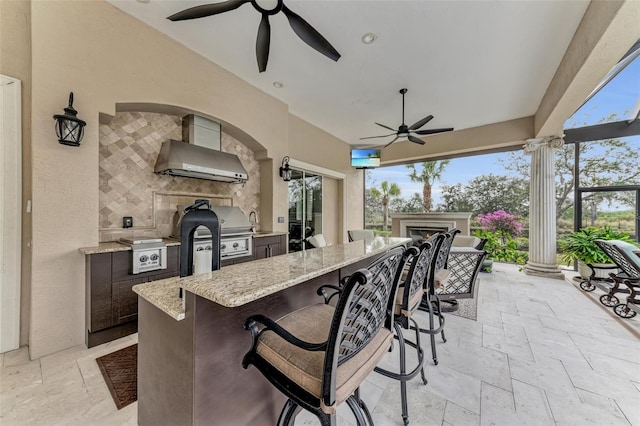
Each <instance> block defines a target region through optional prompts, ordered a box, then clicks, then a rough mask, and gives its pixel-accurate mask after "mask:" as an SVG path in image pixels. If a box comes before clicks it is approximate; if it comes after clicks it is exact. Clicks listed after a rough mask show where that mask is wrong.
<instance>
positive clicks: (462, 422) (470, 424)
mask: <svg viewBox="0 0 640 426" xmlns="http://www.w3.org/2000/svg"><path fill="white" fill-rule="evenodd" d="M443 424H450V425H456V426H479V425H480V415H479V414H477V413H474V412H472V411H469V410H465V409H464V408H462V407H459V406H457V405H456V404H454V403H453V402H447V407H446V408H445V410H444V423H443Z"/></svg>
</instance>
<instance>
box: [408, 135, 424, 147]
mask: <svg viewBox="0 0 640 426" xmlns="http://www.w3.org/2000/svg"><path fill="white" fill-rule="evenodd" d="M408 137H409V140H410V141H411V142H413V143H417V144H418V145H424V141H423V140H422V139H419V138H416V137H415V136H411V135H409V136H408Z"/></svg>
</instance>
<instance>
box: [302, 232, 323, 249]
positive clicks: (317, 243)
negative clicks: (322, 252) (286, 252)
mask: <svg viewBox="0 0 640 426" xmlns="http://www.w3.org/2000/svg"><path fill="white" fill-rule="evenodd" d="M306 241H307V243H308V244H309V245H310V246H311V248H320V247H326V246H327V241H326V240H325V239H324V235H322V234H316V235H314V236H312V237H309V238H307V239H306Z"/></svg>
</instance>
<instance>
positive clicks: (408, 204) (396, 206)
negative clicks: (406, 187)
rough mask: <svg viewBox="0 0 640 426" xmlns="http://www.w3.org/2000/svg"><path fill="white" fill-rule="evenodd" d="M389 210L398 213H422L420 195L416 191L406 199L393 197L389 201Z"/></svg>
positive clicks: (422, 207)
mask: <svg viewBox="0 0 640 426" xmlns="http://www.w3.org/2000/svg"><path fill="white" fill-rule="evenodd" d="M389 210H390V211H392V212H398V213H399V212H403V213H422V212H424V206H423V205H422V196H421V195H420V194H418V193H417V192H416V193H414V194H413V195H412V196H411V198H409V199H408V200H405V199H404V198H394V199H393V200H391V201H390V202H389Z"/></svg>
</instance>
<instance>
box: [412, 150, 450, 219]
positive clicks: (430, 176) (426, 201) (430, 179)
mask: <svg viewBox="0 0 640 426" xmlns="http://www.w3.org/2000/svg"><path fill="white" fill-rule="evenodd" d="M448 164H449V160H437V161H428V162H426V163H422V170H421V171H420V173H418V170H417V169H416V165H415V164H409V165H407V167H408V168H409V169H411V173H409V178H410V179H411V181H412V182H419V183H422V205H423V206H424V211H425V212H427V213H428V212H430V211H431V205H432V203H431V186H432V185H433V184H434V183H435V182H437V181H439V180H440V178H441V177H442V173H443V172H444V169H445V168H446V167H447V165H448Z"/></svg>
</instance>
